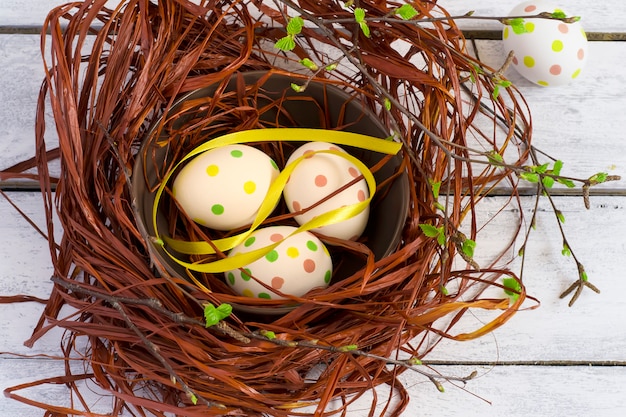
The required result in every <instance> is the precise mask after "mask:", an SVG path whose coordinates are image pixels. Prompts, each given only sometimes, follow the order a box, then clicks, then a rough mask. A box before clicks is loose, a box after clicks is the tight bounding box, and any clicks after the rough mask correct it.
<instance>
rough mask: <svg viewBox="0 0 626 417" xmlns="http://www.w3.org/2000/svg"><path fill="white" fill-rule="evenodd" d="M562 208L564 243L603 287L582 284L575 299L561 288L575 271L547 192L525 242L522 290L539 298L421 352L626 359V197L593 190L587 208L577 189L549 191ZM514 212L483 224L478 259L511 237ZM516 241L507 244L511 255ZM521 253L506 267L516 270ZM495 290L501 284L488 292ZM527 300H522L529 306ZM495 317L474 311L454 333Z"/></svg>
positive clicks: (528, 206)
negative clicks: (498, 322)
mask: <svg viewBox="0 0 626 417" xmlns="http://www.w3.org/2000/svg"><path fill="white" fill-rule="evenodd" d="M555 201H556V205H557V207H558V208H559V209H560V210H561V211H562V212H563V214H564V216H565V220H566V222H565V224H564V228H565V233H566V235H567V239H568V240H569V243H570V246H571V248H572V250H573V251H574V253H575V254H576V255H577V256H578V258H579V260H580V261H581V262H582V263H583V264H584V266H585V269H586V271H587V273H588V275H589V279H590V281H591V282H592V283H594V284H595V285H597V286H598V287H599V289H600V290H601V291H602V293H601V294H595V293H593V292H591V291H589V290H586V291H585V292H584V293H583V294H582V295H581V297H580V298H579V300H578V301H577V302H576V304H575V305H574V306H573V307H571V308H570V307H568V306H567V301H568V300H569V298H567V299H565V300H560V299H559V295H560V294H561V293H562V292H563V291H564V290H565V289H567V287H568V286H569V284H570V283H571V282H573V281H574V280H575V279H576V278H577V270H576V266H575V264H574V263H573V260H572V259H571V258H570V257H566V256H562V255H561V249H562V247H563V244H562V238H561V235H560V234H559V232H558V230H557V225H556V222H555V219H554V214H553V213H552V212H551V210H550V208H549V205H548V202H547V200H545V199H544V200H542V202H541V204H540V206H539V215H538V219H537V229H536V230H535V231H534V232H533V233H532V235H531V239H530V241H529V245H528V247H527V248H526V255H527V257H528V259H527V260H526V267H525V268H526V270H525V272H524V278H525V279H524V282H525V285H526V287H527V291H528V293H529V294H530V295H533V296H535V297H537V298H539V300H540V301H541V306H540V307H539V308H538V309H535V310H529V311H521V312H518V313H517V314H516V315H515V316H514V317H513V318H512V319H511V320H510V321H509V322H508V323H507V324H505V325H504V326H503V327H501V328H499V329H497V330H496V331H495V332H493V333H492V334H490V335H488V336H486V337H484V338H479V339H477V340H473V341H468V342H462V343H459V342H453V341H449V340H444V341H442V342H441V343H440V344H439V345H438V346H437V347H436V349H435V350H434V351H433V352H432V354H430V355H429V356H428V357H427V358H428V359H430V360H444V361H453V360H458V361H474V360H485V359H487V358H490V360H491V361H502V362H507V361H511V362H514V361H524V360H528V359H530V358H533V360H560V361H577V360H582V361H626V352H624V349H623V346H625V345H626V324H624V323H623V320H621V317H623V316H624V314H625V313H626V305H625V304H624V302H623V294H625V293H626V281H625V280H624V279H623V276H624V270H626V259H624V253H626V222H624V219H626V197H600V196H597V197H592V200H591V203H592V209H591V210H589V211H587V210H585V209H584V208H582V204H583V203H582V199H581V198H580V197H563V198H557V199H555ZM502 202H503V198H489V199H487V200H485V201H484V202H483V203H481V205H480V210H479V213H478V222H479V224H482V223H483V222H485V221H486V220H487V219H488V217H489V216H490V215H492V214H494V213H495V212H496V211H497V210H498V209H499V208H500V207H501V204H502ZM523 206H524V215H525V217H526V219H527V221H529V219H530V216H531V212H532V209H533V203H532V202H531V199H530V198H526V199H525V200H524V205H523ZM516 219H517V214H516V213H513V212H506V213H503V215H501V216H498V217H496V218H495V220H494V221H493V222H492V223H491V224H489V225H488V226H486V227H485V228H484V230H483V231H482V232H481V235H479V237H478V239H477V247H476V255H477V256H476V258H477V261H478V262H479V264H483V265H484V261H483V260H482V258H483V257H484V254H485V253H492V252H494V251H495V250H496V248H497V247H498V245H502V244H504V242H505V241H508V240H509V236H510V233H509V232H508V231H510V230H511V227H513V223H514V222H515V221H516ZM520 245H521V241H519V240H518V242H517V245H516V247H515V248H514V250H512V251H511V252H512V255H513V256H515V254H516V253H517V251H518V250H519V247H520ZM519 265H520V263H519V258H518V259H517V261H516V262H514V263H513V265H512V269H513V270H519ZM491 293H492V294H494V295H495V296H501V295H502V292H501V290H499V289H498V290H494V291H492V292H491ZM531 304H532V303H527V305H528V306H530V305H531ZM493 317H494V313H492V312H484V311H475V312H473V314H468V315H466V316H465V318H464V320H463V321H462V322H461V323H459V326H458V330H457V332H458V333H466V332H470V331H472V330H475V329H478V328H479V327H481V325H482V323H486V322H487V321H488V320H490V319H492V318H493Z"/></svg>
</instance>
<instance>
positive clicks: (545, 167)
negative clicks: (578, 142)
mask: <svg viewBox="0 0 626 417" xmlns="http://www.w3.org/2000/svg"><path fill="white" fill-rule="evenodd" d="M549 167H550V164H549V163H548V164H543V165H539V166H535V167H533V172H536V173H538V174H545V173H546V172H548V168H549Z"/></svg>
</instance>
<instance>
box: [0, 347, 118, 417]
mask: <svg viewBox="0 0 626 417" xmlns="http://www.w3.org/2000/svg"><path fill="white" fill-rule="evenodd" d="M64 366H65V364H64V363H63V361H60V360H52V359H24V358H20V359H17V358H8V357H5V356H0V390H2V391H4V390H5V389H6V388H12V387H15V386H18V385H20V384H28V383H32V382H35V381H39V380H43V379H45V378H55V377H61V376H64V375H65V370H64ZM70 366H71V368H72V373H73V374H75V375H81V374H83V373H85V369H84V366H83V364H82V363H80V362H78V361H77V362H74V363H71V364H70ZM78 385H79V386H80V387H82V388H83V390H82V391H81V392H82V393H83V395H84V397H85V399H86V401H87V404H88V405H89V407H90V408H91V411H92V412H97V413H101V414H102V415H106V414H107V413H110V411H111V409H112V406H111V404H112V400H111V399H110V394H107V393H105V392H104V391H102V390H99V388H98V387H97V386H96V385H95V384H94V383H92V382H88V383H87V382H82V381H79V382H78ZM96 392H98V393H99V394H96ZM14 394H16V395H19V396H22V397H25V398H27V399H29V400H33V401H38V402H41V403H43V404H50V405H55V406H60V407H74V408H75V409H78V410H82V408H81V405H80V403H79V402H78V401H76V399H74V402H73V403H72V398H71V396H70V391H69V390H68V388H67V387H66V386H65V385H63V384H43V385H39V386H37V387H33V388H28V389H24V390H19V391H14ZM0 411H1V412H2V415H3V416H16V417H17V416H20V417H35V416H37V417H41V416H42V415H43V410H42V409H40V408H37V407H34V406H30V405H26V404H23V403H21V402H19V401H17V400H14V399H11V398H7V397H5V396H4V395H3V396H0ZM109 415H110V414H109ZM124 415H126V416H127V415H128V414H121V416H124Z"/></svg>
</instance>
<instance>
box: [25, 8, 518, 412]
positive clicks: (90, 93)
mask: <svg viewBox="0 0 626 417" xmlns="http://www.w3.org/2000/svg"><path fill="white" fill-rule="evenodd" d="M105 3H106V2H105V1H104V0H94V1H87V2H84V3H81V2H78V3H71V4H68V5H67V6H60V7H57V8H55V9H54V10H53V11H52V12H51V13H50V14H49V16H48V18H47V19H46V22H45V28H44V29H45V31H47V32H49V33H50V35H49V36H43V37H42V43H43V48H44V49H46V50H50V51H51V57H50V58H49V60H46V67H47V75H46V79H45V82H44V84H43V87H42V90H41V95H40V101H39V103H40V104H39V108H38V112H37V149H38V154H37V165H38V168H39V178H40V181H41V186H42V189H43V190H44V191H43V196H44V201H45V208H46V213H47V215H48V218H49V219H52V218H53V215H54V213H56V214H58V216H59V218H60V223H61V225H62V227H63V237H62V239H61V240H60V241H55V240H54V238H53V236H54V233H53V230H52V229H53V226H52V222H51V221H50V222H49V230H48V232H49V236H50V238H49V240H50V248H51V254H52V260H53V264H54V277H53V280H54V282H55V286H54V290H53V292H52V294H51V296H50V299H49V301H48V303H47V305H46V308H45V313H44V316H43V317H42V321H41V322H40V323H39V326H38V327H37V329H36V331H35V334H34V335H33V338H32V339H31V340H30V341H29V343H31V344H32V343H34V342H35V340H36V339H37V338H39V337H40V336H41V335H42V334H43V333H45V331H46V330H47V329H48V328H49V327H50V326H59V327H61V328H64V329H66V330H67V334H68V337H67V338H66V339H65V340H64V341H63V345H64V351H65V352H66V354H67V355H68V356H70V355H73V354H75V353H74V352H73V350H74V346H77V345H80V344H79V343H78V341H79V340H80V339H83V340H84V342H83V343H82V346H86V347H85V348H84V349H81V350H80V352H79V353H80V354H81V355H82V357H83V358H84V360H85V361H86V362H87V363H88V364H89V365H90V367H91V368H92V370H93V372H92V373H89V374H85V375H82V374H81V375H71V371H70V370H69V369H68V375H67V376H66V377H65V379H62V381H63V382H65V383H68V384H69V386H71V387H73V388H74V390H75V391H76V394H78V395H80V390H79V389H78V388H76V384H75V383H76V381H78V380H80V379H92V380H93V381H95V382H96V383H97V384H98V386H100V387H102V388H103V389H105V390H108V391H110V392H111V393H112V394H113V395H114V397H115V398H116V401H115V406H114V409H113V410H112V411H113V415H117V414H119V413H120V412H122V410H124V409H126V410H127V411H128V412H129V413H131V414H132V415H146V413H148V412H151V413H153V414H155V415H166V414H165V413H169V414H175V415H180V416H207V415H246V416H252V415H272V416H286V415H294V414H298V413H303V414H302V415H308V414H311V415H312V414H315V415H322V414H323V413H328V414H331V413H333V412H336V413H343V412H345V411H346V410H347V409H348V407H349V404H350V403H351V402H352V401H353V400H354V399H355V398H358V397H359V396H361V395H362V394H364V393H366V392H368V391H370V390H372V389H374V388H375V387H376V386H378V385H380V384H388V385H390V386H391V387H393V390H392V392H393V393H394V398H393V399H392V398H391V397H389V398H384V399H380V398H378V399H377V397H376V396H373V398H374V399H373V400H372V410H374V408H375V407H376V406H377V404H376V402H377V401H382V404H383V405H384V407H385V408H387V411H388V412H389V413H391V414H392V415H399V414H400V413H401V411H402V410H403V409H404V407H405V406H406V404H407V402H408V400H409V399H408V394H407V392H406V390H405V389H404V388H403V386H402V384H401V383H400V382H399V381H398V376H399V375H400V374H401V373H402V372H404V371H406V370H408V369H410V370H415V371H418V372H422V373H423V374H424V378H427V379H431V381H433V382H435V383H436V384H439V383H440V382H439V381H441V380H443V379H445V377H440V376H438V375H437V374H436V373H435V371H431V370H429V368H427V367H425V366H423V365H422V366H420V365H415V364H416V363H417V360H416V359H418V358H422V357H423V356H424V355H425V354H426V353H428V352H429V351H430V350H431V349H432V348H433V347H434V346H435V343H433V342H432V340H433V338H432V336H433V335H436V336H438V337H449V338H454V339H457V340H465V339H470V338H475V337H479V336H481V335H483V334H485V333H487V332H489V331H491V330H492V329H494V328H495V327H497V326H499V325H501V324H503V323H504V322H505V321H506V320H507V319H508V318H509V317H510V316H511V315H512V314H513V313H514V312H515V310H516V309H517V308H518V307H519V306H520V305H521V303H522V301H523V300H524V298H525V294H524V293H523V289H522V294H521V296H520V297H519V298H518V299H517V301H516V302H515V303H510V302H509V300H508V299H506V297H504V296H503V297H502V299H493V298H488V297H484V296H481V294H482V293H483V290H484V289H486V288H489V287H493V286H500V285H501V284H497V280H498V278H500V277H501V276H502V275H503V274H506V275H507V276H511V275H512V273H511V272H510V271H507V270H503V269H497V268H494V267H493V266H491V265H481V266H482V268H481V269H477V265H476V263H475V262H474V261H473V260H472V259H470V257H468V256H467V254H464V256H463V258H464V259H461V256H460V255H459V253H460V252H462V251H460V250H459V248H460V247H462V245H463V242H464V241H466V239H472V240H478V241H479V237H480V236H479V235H478V234H477V233H478V230H479V225H478V224H477V222H476V219H475V214H474V213H475V207H476V205H477V204H480V201H481V198H482V197H481V196H482V195H484V192H485V191H488V190H489V188H490V187H492V186H494V185H495V184H497V183H498V182H500V181H509V182H510V183H511V184H513V186H514V185H515V175H514V174H512V173H511V171H509V170H507V169H506V168H503V167H498V166H496V165H497V163H495V161H497V158H494V157H493V156H494V155H496V154H497V155H504V154H505V153H506V154H507V162H508V163H509V164H518V165H519V164H522V163H523V161H524V159H525V157H526V151H527V149H528V145H529V140H530V121H529V117H528V111H527V109H526V107H525V104H524V101H523V99H522V98H521V97H520V96H519V94H518V93H517V92H516V91H515V89H514V88H513V87H511V88H507V89H502V90H501V91H500V94H499V96H497V97H496V98H494V96H495V94H493V91H494V88H495V84H494V83H495V82H496V81H497V76H498V74H497V72H496V71H495V70H494V69H491V68H487V67H485V66H484V65H483V64H482V63H480V62H478V61H476V59H474V58H472V57H471V55H470V54H469V53H468V52H467V50H466V46H467V45H466V41H465V39H464V37H463V35H462V33H461V32H460V30H459V29H458V28H457V27H456V25H455V23H454V21H453V20H449V19H445V16H446V12H445V11H444V10H441V9H440V8H439V7H438V6H437V5H436V2H434V1H428V2H427V1H418V2H415V3H412V4H413V6H414V7H415V9H416V10H417V11H418V12H419V14H418V15H417V16H416V17H414V18H413V19H412V21H411V22H405V21H402V20H401V19H400V18H399V17H398V16H396V15H394V14H393V13H390V11H391V10H393V9H396V8H397V7H398V6H399V5H400V4H397V3H393V2H383V1H374V0H361V1H359V2H358V6H359V7H361V8H363V9H364V10H365V11H366V17H367V18H368V20H367V25H368V27H369V29H370V32H371V35H370V37H366V36H364V34H363V31H362V29H361V27H360V26H359V24H357V23H356V22H355V19H354V15H353V11H352V10H351V9H350V8H348V7H345V4H344V2H342V1H334V0H328V1H322V2H318V1H311V0H294V1H293V3H292V2H291V1H282V0H281V1H276V2H274V3H272V2H261V1H255V0H242V1H201V2H200V4H199V5H198V4H194V3H192V2H190V1H187V0H162V1H159V2H158V4H156V3H155V2H149V1H147V0H126V1H123V2H122V3H121V4H119V5H118V6H116V7H115V8H114V9H111V8H107V7H105ZM298 15H299V16H302V17H303V18H304V20H305V21H308V22H309V23H307V24H306V25H305V27H304V28H303V29H302V31H301V33H300V34H299V35H298V36H297V37H296V38H295V41H296V43H297V47H296V48H295V49H294V50H293V51H292V52H283V51H280V50H278V49H276V48H275V47H274V44H275V42H276V41H277V40H278V39H281V38H283V37H284V36H285V30H284V28H285V27H286V25H287V20H286V19H287V16H292V17H293V16H298ZM433 16H434V17H438V18H441V17H444V19H438V20H437V19H435V20H431V19H430V18H431V17H433ZM303 58H309V59H311V60H312V61H313V62H315V63H318V64H319V65H320V68H324V66H325V65H329V64H337V67H336V68H335V69H333V70H327V69H320V70H317V71H311V70H310V69H307V68H305V67H303V66H302V65H300V64H299V63H298V61H299V60H301V59H303ZM252 70H263V71H270V72H271V73H275V74H284V75H288V76H291V77H293V79H294V83H296V84H297V85H301V86H306V85H307V83H308V82H316V83H322V84H327V85H332V86H335V87H338V88H340V89H342V90H344V91H346V92H347V93H348V94H350V96H351V97H354V98H355V100H358V101H359V102H360V103H361V105H362V106H364V107H365V108H367V109H369V110H370V111H372V112H373V113H374V114H375V115H376V117H377V118H378V119H379V120H381V121H382V123H383V124H384V125H385V126H386V127H387V128H388V130H389V132H394V133H395V136H396V138H397V140H400V141H402V143H403V145H404V146H403V150H402V151H401V158H402V169H403V170H405V171H406V173H407V175H408V178H409V182H410V205H409V206H410V207H409V213H408V216H407V217H406V219H405V221H404V226H403V231H402V239H401V242H400V243H399V245H398V246H397V248H395V249H394V250H393V251H392V253H391V254H389V255H388V256H385V257H383V258H382V259H377V260H374V259H372V258H371V257H370V258H367V256H365V258H366V259H367V261H366V262H364V266H363V268H361V269H360V270H359V271H357V272H356V274H355V276H353V277H352V278H351V279H350V280H346V281H345V282H339V283H338V284H337V285H334V286H331V289H332V290H329V291H325V292H323V293H320V294H318V296H316V297H311V298H309V299H305V300H302V303H301V304H300V306H299V307H297V308H295V309H293V310H291V311H289V312H288V313H286V314H282V315H274V316H270V317H255V316H254V315H249V314H240V313H238V312H237V311H236V310H235V311H234V313H233V314H232V315H231V316H230V317H228V318H226V319H225V320H223V321H222V322H220V323H219V324H218V325H215V326H211V327H209V328H207V327H206V326H205V325H204V320H203V308H204V306H205V305H207V304H212V305H220V304H221V303H244V304H245V303H250V302H252V301H251V300H250V299H245V298H244V297H237V296H236V295H234V294H233V293H232V292H229V291H228V288H226V286H225V285H221V286H220V285H218V284H215V285H214V286H213V287H212V288H211V289H212V291H205V290H203V289H202V288H200V287H199V286H198V285H196V283H195V282H194V281H193V280H191V279H187V278H186V277H179V276H174V275H170V274H167V273H162V272H159V271H162V268H159V265H155V260H154V259H151V257H150V252H149V245H150V244H151V242H149V241H148V239H146V238H145V237H144V236H142V234H141V233H140V230H139V227H138V224H137V218H136V207H135V204H136V198H137V196H132V195H131V193H130V184H129V183H130V177H131V175H137V173H133V172H132V168H133V166H134V164H135V161H136V158H138V157H143V158H149V156H146V155H145V154H143V155H141V154H140V153H139V149H140V146H141V144H142V141H143V140H144V139H145V138H146V137H147V135H148V132H149V131H150V129H151V128H153V127H154V125H155V122H156V121H157V120H159V118H160V117H161V116H163V115H164V114H168V117H172V118H175V117H176V114H172V113H168V110H169V109H170V108H171V107H172V105H173V103H175V102H176V100H177V99H178V98H179V97H181V96H182V95H184V94H185V93H188V92H191V91H194V90H196V89H199V88H204V87H207V86H210V85H214V84H215V83H218V85H225V84H224V83H226V82H227V81H228V80H231V79H235V80H237V79H238V78H237V77H240V75H241V74H242V73H245V72H247V71H252ZM251 91H255V90H254V85H253V86H252V87H250V86H247V87H246V86H244V85H239V87H238V88H236V89H235V90H234V91H228V92H226V91H224V90H222V89H219V88H218V89H217V91H216V92H215V95H214V97H213V98H212V101H210V102H212V103H218V104H217V105H215V106H214V107H213V108H212V112H213V113H212V114H213V117H214V121H215V123H213V124H207V125H206V126H201V127H200V128H201V129H203V128H207V129H213V130H212V131H211V132H209V133H210V134H217V133H222V134H223V133H227V132H230V131H237V130H245V129H256V128H262V127H267V123H266V122H264V121H263V120H262V119H261V118H260V116H259V115H260V114H261V113H262V110H259V109H258V108H256V107H255V106H254V105H252V104H253V103H254V97H253V96H252V95H253V93H252V92H251ZM305 92H306V90H305ZM48 100H49V103H50V106H51V110H52V113H53V115H54V122H55V124H56V130H57V132H58V136H59V152H58V155H59V159H60V166H61V170H60V177H59V178H58V179H57V178H53V177H51V175H50V174H49V169H48V166H49V164H48V163H49V159H50V157H52V156H55V153H54V152H50V151H47V150H46V145H45V143H44V139H45V137H46V132H45V129H44V125H45V122H46V115H47V113H46V111H47V110H46V109H47V107H46V106H47V101H48ZM251 103H252V104H251ZM209 104H210V103H209ZM207 105H208V104H207ZM272 106H274V107H276V106H277V107H278V109H280V102H276V101H274V102H273V103H272ZM388 108H389V110H388ZM180 111H182V110H180ZM279 124H280V123H279ZM196 127H198V126H196ZM163 128H164V127H163V125H161V126H160V127H159V126H157V129H163ZM200 136H201V135H200ZM194 140H200V139H199V136H198V135H196V136H195V139H194ZM179 142H180V143H183V142H184V146H183V145H180V144H179ZM179 142H177V143H170V144H169V145H170V146H173V147H175V151H176V152H178V153H179V154H180V155H183V154H184V152H186V151H188V150H189V148H191V147H193V145H194V143H192V141H187V142H185V141H179ZM177 146H178V148H176V147H177ZM185 147H187V148H185ZM271 151H272V152H273V155H274V157H276V158H277V160H281V156H284V154H283V153H282V152H284V149H282V148H281V147H280V146H273V147H271ZM490 162H491V163H490ZM434 184H436V185H437V187H439V193H440V194H441V195H440V196H439V198H436V197H437V196H436V194H437V192H436V190H434V188H436V187H435V186H434ZM54 186H56V191H55V192H53V189H54ZM511 201H514V199H513V198H512V199H511ZM442 205H443V206H444V210H442V209H441V208H442V207H441V206H442ZM388 215H389V216H394V215H395V214H394V213H389V214H388ZM420 224H430V225H433V226H435V227H442V230H443V231H444V232H445V236H446V238H447V240H446V244H445V245H440V244H439V243H438V242H437V239H436V238H433V237H428V236H426V235H425V234H424V233H423V230H422V228H421V227H420ZM461 232H463V233H461ZM196 237H197V236H196ZM352 246H353V247H350V245H349V244H348V245H347V248H346V250H356V249H354V248H355V247H358V246H359V245H357V244H354V245H352ZM507 248H508V244H507V243H504V244H503V248H502V254H504V253H505V252H506V250H507ZM366 252H367V251H366ZM366 255H367V254H366ZM496 258H498V257H496ZM494 262H495V261H494ZM493 265H495V263H494V264H493ZM214 278H215V277H214ZM202 279H204V280H205V281H204V282H205V283H206V282H211V279H212V278H211V277H203V278H202ZM218 281H219V279H217V278H215V280H214V281H213V282H218ZM63 305H69V306H71V307H73V308H74V309H76V310H77V311H78V313H76V314H74V315H71V316H70V317H65V318H58V316H59V313H60V309H61V307H62V306H63ZM472 308H479V309H490V310H495V311H498V312H499V313H498V315H497V317H496V318H494V319H493V321H491V322H489V323H488V324H486V325H485V326H484V327H482V328H479V329H476V330H475V331H473V332H471V333H465V334H455V332H454V331H453V325H454V324H455V323H456V322H457V321H458V320H459V319H460V318H461V316H463V315H464V314H465V313H466V312H468V311H470V310H471V309H472ZM442 319H445V320H442ZM46 321H47V323H49V325H48V324H46ZM435 323H436V324H435ZM268 332H273V333H268ZM273 335H275V338H274V337H273ZM268 336H269V337H268ZM428 336H431V338H429V337H428ZM22 400H23V401H28V400H25V399H22ZM392 400H393V401H392ZM331 402H332V403H331ZM30 403H31V404H35V405H38V406H40V407H44V408H47V409H48V410H50V412H56V413H61V414H67V413H70V412H73V413H75V414H77V415H87V413H86V412H79V411H71V410H67V409H63V408H60V407H54V406H52V405H42V404H37V403H35V402H32V401H31V402H30ZM385 404H386V405H385ZM306 405H309V408H307V409H305V410H302V409H300V408H301V407H302V406H306ZM379 406H380V404H379ZM372 413H374V411H372ZM55 415H58V414H55ZM90 415H91V414H90Z"/></svg>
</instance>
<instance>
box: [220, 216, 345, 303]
mask: <svg viewBox="0 0 626 417" xmlns="http://www.w3.org/2000/svg"><path fill="white" fill-rule="evenodd" d="M295 230H296V228H295V227H292V226H269V227H265V228H262V229H257V230H255V231H254V232H253V233H252V234H250V236H249V237H248V238H247V239H246V240H245V241H244V242H243V243H242V244H240V245H238V246H236V247H235V248H233V249H232V250H231V251H230V253H229V254H228V257H229V258H231V257H233V256H236V255H237V254H239V253H246V252H250V251H253V250H255V249H260V248H263V247H266V246H269V245H272V244H273V243H276V242H281V243H280V244H279V245H278V246H276V247H275V248H274V249H272V250H271V251H270V252H268V253H267V254H266V255H265V256H263V257H262V258H259V259H257V260H256V261H254V262H251V263H250V264H248V265H246V266H245V267H243V268H240V269H234V270H230V271H227V272H225V277H226V282H227V283H228V285H230V287H231V288H232V289H233V290H234V291H235V292H236V293H238V294H240V295H243V296H247V297H256V298H265V299H272V300H276V299H283V298H284V297H282V296H281V295H279V294H277V293H276V292H275V291H273V290H276V291H280V292H281V293H283V294H290V295H293V296H296V297H301V296H303V295H304V294H306V293H307V292H309V291H310V290H311V289H313V288H316V287H326V286H328V284H329V283H330V279H331V277H332V270H333V265H332V260H331V258H330V254H329V253H328V249H327V248H326V247H325V246H324V244H323V243H322V242H321V241H320V240H319V239H318V238H317V237H316V236H315V235H314V234H312V233H309V232H300V233H296V234H294V235H291V234H292V233H293V232H294V231H295ZM258 281H260V282H263V283H264V284H266V285H267V286H268V288H266V287H265V286H263V285H262V284H261V283H259V282H258Z"/></svg>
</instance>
